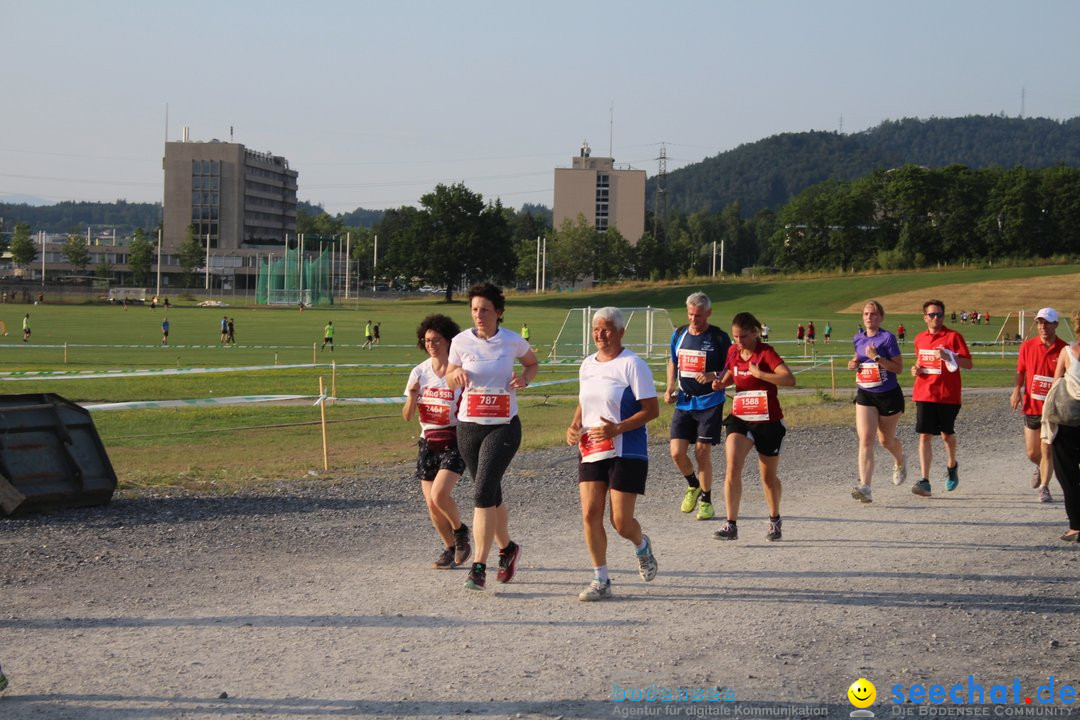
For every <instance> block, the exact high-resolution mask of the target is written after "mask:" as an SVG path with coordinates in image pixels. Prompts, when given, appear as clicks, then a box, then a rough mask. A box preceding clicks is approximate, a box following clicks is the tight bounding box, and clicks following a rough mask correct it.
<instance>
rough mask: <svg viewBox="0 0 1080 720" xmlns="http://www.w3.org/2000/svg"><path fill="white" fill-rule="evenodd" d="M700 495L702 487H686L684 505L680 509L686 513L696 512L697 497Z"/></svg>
mask: <svg viewBox="0 0 1080 720" xmlns="http://www.w3.org/2000/svg"><path fill="white" fill-rule="evenodd" d="M699 495H701V488H699V487H688V488H686V494H685V495H683V499H682V506H681V507H680V508H679V509H680V510H682V511H683V512H684V513H692V512H694V508H695V507H697V499H698V496H699Z"/></svg>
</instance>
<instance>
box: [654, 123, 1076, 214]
mask: <svg viewBox="0 0 1080 720" xmlns="http://www.w3.org/2000/svg"><path fill="white" fill-rule="evenodd" d="M908 163H913V164H916V165H925V166H927V167H932V168H936V167H944V166H946V165H951V164H954V163H959V164H961V165H966V166H968V167H970V168H983V167H992V166H1001V167H1005V168H1011V167H1015V166H1017V165H1020V166H1024V167H1028V168H1031V169H1038V168H1044V167H1049V166H1051V165H1059V164H1063V165H1068V166H1071V167H1080V117H1077V118H1071V119H1069V120H1063V121H1058V120H1049V119H1046V118H1006V117H999V116H969V117H963V118H931V119H929V120H919V119H916V118H907V119H904V120H895V121H891V120H890V121H886V122H884V123H882V124H881V125H878V126H877V127H875V128H872V129H870V130H866V131H864V132H860V133H854V134H848V135H844V134H841V133H837V132H822V131H815V132H804V133H784V134H781V135H774V136H772V137H769V138H765V139H764V140H759V141H757V142H754V143H747V144H745V145H740V146H739V147H737V148H735V149H734V150H729V151H727V152H724V153H720V154H719V155H717V156H715V157H711V158H707V159H705V160H702V161H701V162H699V163H695V164H693V165H688V166H686V167H684V168H680V169H678V170H675V171H673V172H670V173H668V176H667V197H668V209H669V210H678V211H681V212H684V213H692V212H697V211H699V210H705V211H708V212H719V211H720V210H723V209H724V208H725V207H727V206H728V205H730V204H731V203H732V202H735V201H736V200H737V201H738V202H739V205H740V209H741V211H742V214H743V216H744V217H748V216H750V215H753V214H754V213H755V212H757V211H758V210H761V209H762V208H771V209H773V210H778V209H779V208H780V207H781V206H783V205H784V204H785V203H786V202H787V201H788V200H789V199H791V198H792V197H794V196H795V195H798V194H799V193H801V192H802V191H803V190H805V189H806V188H808V187H810V186H812V185H816V184H818V183H820V182H823V181H825V180H830V179H836V180H854V179H855V178H859V177H862V176H864V175H867V174H869V173H870V172H872V171H874V170H876V169H879V168H885V169H888V168H893V167H899V166H901V165H906V164H908ZM655 193H656V178H655V177H652V178H650V179H649V181H648V183H647V185H646V190H645V194H646V203H647V205H646V207H648V208H649V209H650V210H652V208H653V207H654V204H653V203H654V196H655Z"/></svg>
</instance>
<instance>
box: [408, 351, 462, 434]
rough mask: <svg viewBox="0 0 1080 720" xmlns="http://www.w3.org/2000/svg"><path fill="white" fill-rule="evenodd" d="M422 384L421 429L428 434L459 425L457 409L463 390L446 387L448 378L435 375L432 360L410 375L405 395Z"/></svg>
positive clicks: (423, 363)
mask: <svg viewBox="0 0 1080 720" xmlns="http://www.w3.org/2000/svg"><path fill="white" fill-rule="evenodd" d="M417 382H419V383H420V392H419V393H418V395H417V398H416V410H417V415H418V416H419V419H420V427H421V428H422V429H423V430H424V433H425V434H426V433H427V431H428V430H435V429H438V428H445V427H453V426H454V425H457V423H458V420H457V408H458V403H459V402H461V388H457V389H456V390H451V389H450V388H448V387H447V386H446V378H441V377H439V376H438V375H436V374H435V371H434V370H433V369H432V367H431V358H428V359H427V360H425V361H424V362H422V363H420V364H419V365H417V366H416V367H414V368H413V369H412V372H410V373H409V381H408V382H407V383H405V394H408V393H409V388H411V387H412V386H413V385H415V384H416V383H417Z"/></svg>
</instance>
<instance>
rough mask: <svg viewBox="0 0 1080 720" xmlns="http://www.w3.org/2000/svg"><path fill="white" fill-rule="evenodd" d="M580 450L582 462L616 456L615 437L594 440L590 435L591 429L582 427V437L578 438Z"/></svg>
mask: <svg viewBox="0 0 1080 720" xmlns="http://www.w3.org/2000/svg"><path fill="white" fill-rule="evenodd" d="M578 450H579V451H580V452H581V462H596V461H597V460H607V459H608V458H613V457H615V438H605V439H603V440H595V441H594V440H593V439H592V438H590V437H589V429H588V428H581V437H580V438H579V439H578Z"/></svg>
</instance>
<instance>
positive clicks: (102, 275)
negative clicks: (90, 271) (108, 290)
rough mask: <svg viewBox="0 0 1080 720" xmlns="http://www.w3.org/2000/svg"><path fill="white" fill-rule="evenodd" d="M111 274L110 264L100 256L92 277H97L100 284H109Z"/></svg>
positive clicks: (111, 267)
mask: <svg viewBox="0 0 1080 720" xmlns="http://www.w3.org/2000/svg"><path fill="white" fill-rule="evenodd" d="M112 273H113V266H112V263H110V262H109V261H108V260H107V259H106V257H105V255H104V254H102V256H101V260H100V262H98V264H97V265H96V266H95V268H94V275H95V276H96V277H97V279H98V280H101V281H102V282H111V281H112Z"/></svg>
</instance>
